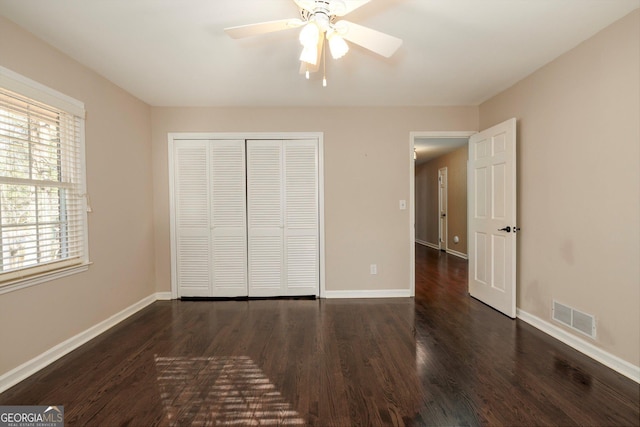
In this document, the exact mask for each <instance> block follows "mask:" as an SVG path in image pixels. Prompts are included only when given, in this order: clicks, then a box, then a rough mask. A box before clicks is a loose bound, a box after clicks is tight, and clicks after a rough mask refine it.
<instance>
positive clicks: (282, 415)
mask: <svg viewBox="0 0 640 427" xmlns="http://www.w3.org/2000/svg"><path fill="white" fill-rule="evenodd" d="M155 363H156V370H157V372H158V384H159V386H160V394H161V398H162V403H163V406H164V408H165V412H166V416H167V419H168V421H169V424H170V425H183V424H184V423H185V422H186V423H189V424H190V425H194V426H203V425H223V426H224V425H227V426H233V425H243V426H244V425H303V424H305V420H304V419H303V418H301V417H300V415H299V414H298V413H297V412H296V411H294V410H293V409H292V408H291V404H290V403H288V402H287V401H285V399H284V398H283V397H282V395H281V394H280V392H278V390H276V387H275V386H274V385H273V384H272V383H271V381H269V379H268V378H267V377H266V376H265V374H264V373H263V372H262V370H261V369H260V368H259V367H258V366H257V365H256V364H255V363H254V362H253V360H251V358H249V357H246V356H240V357H161V356H157V355H156V356H155Z"/></svg>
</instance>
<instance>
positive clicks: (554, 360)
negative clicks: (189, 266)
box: [0, 246, 640, 426]
mask: <svg viewBox="0 0 640 427" xmlns="http://www.w3.org/2000/svg"><path fill="white" fill-rule="evenodd" d="M416 260H417V262H416V297H415V299H413V298H400V299H368V300H317V301H309V300H251V301H161V302H156V303H154V304H152V305H151V306H149V307H147V308H145V309H144V310H142V311H141V312H139V313H137V314H135V315H134V316H132V317H130V318H129V319H127V320H125V321H124V322H122V323H121V324H119V325H117V326H115V327H114V328H112V329H110V330H109V331H107V332H105V333H104V334H102V335H101V336H99V337H98V338H96V339H94V340H92V341H91V342H89V343H87V344H86V345H84V346H82V347H80V348H79V349H77V350H76V351H73V352H72V353H70V354H68V355H66V356H65V357H63V358H61V359H60V360H58V361H56V362H54V363H53V364H51V365H50V366H48V367H47V368H45V369H43V370H41V371H40V372H38V373H36V374H34V375H33V376H32V377H30V378H28V379H27V380H25V381H23V382H21V383H20V384H17V385H16V386H14V387H13V388H11V389H9V390H7V391H6V392H4V393H2V394H0V405H17V404H22V405H38V404H41V405H48V404H63V405H64V406H65V419H66V424H67V425H69V426H183V425H198V426H200V425H202V426H205V425H222V424H226V425H230V424H233V425H251V424H255V425H259V424H269V423H271V424H275V425H312V426H359V425H389V426H413V425H492V426H493V425H496V426H497V425H508V426H530V425H545V426H546V425H550V426H554V425H562V426H565V425H611V426H627V425H629V426H636V425H640V420H639V417H640V410H639V399H640V385H638V384H637V383H635V382H633V381H631V380H629V379H628V378H625V377H623V376H622V375H619V374H618V373H616V372H614V371H612V370H611V369H608V368H606V367H604V366H603V365H601V364H599V363H597V362H595V361H594V360H592V359H590V358H588V357H586V356H585V355H583V354H580V353H578V352H576V351H575V350H573V349H571V348H569V347H568V346H566V345H565V344H562V343H561V342H559V341H557V340H555V339H553V338H551V337H549V336H548V335H546V334H544V333H542V332H541V331H539V330H537V329H535V328H533V327H531V326H530V325H528V324H526V323H523V322H521V321H519V320H511V319H508V318H507V317H505V316H503V315H502V314H500V313H498V312H496V311H495V310H493V309H491V308H489V307H487V306H486V305H484V304H482V303H481V302H479V301H477V300H475V299H473V298H471V297H469V295H468V293H467V286H466V283H467V282H466V277H467V262H466V261H465V260H463V259H460V258H457V257H453V256H450V255H447V254H444V253H442V252H440V251H436V250H432V249H428V248H424V247H422V246H417V247H416Z"/></svg>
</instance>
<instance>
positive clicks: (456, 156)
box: [415, 146, 469, 255]
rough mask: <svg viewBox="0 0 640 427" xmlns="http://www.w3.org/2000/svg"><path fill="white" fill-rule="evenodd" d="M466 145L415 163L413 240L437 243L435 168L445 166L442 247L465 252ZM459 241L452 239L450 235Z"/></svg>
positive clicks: (436, 176)
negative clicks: (429, 159)
mask: <svg viewBox="0 0 640 427" xmlns="http://www.w3.org/2000/svg"><path fill="white" fill-rule="evenodd" d="M468 158H469V156H468V148H467V147H466V146H464V147H461V148H458V149H456V150H455V151H452V152H450V153H447V154H445V155H444V156H440V157H438V158H435V159H433V160H431V161H429V162H427V163H424V164H422V165H419V166H416V173H415V175H416V181H415V183H416V184H415V193H416V195H415V199H416V240H421V241H424V242H427V243H431V244H433V245H436V246H438V235H439V224H438V221H439V218H440V215H439V212H438V170H439V169H441V168H444V167H446V168H447V180H448V185H447V198H448V200H447V218H448V223H447V228H448V233H447V236H446V237H447V239H446V248H447V249H449V250H454V251H456V252H459V253H461V254H465V255H466V254H467V159H468ZM454 236H458V237H459V239H460V241H459V242H458V243H454V241H453V237H454Z"/></svg>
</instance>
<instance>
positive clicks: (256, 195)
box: [247, 140, 284, 297]
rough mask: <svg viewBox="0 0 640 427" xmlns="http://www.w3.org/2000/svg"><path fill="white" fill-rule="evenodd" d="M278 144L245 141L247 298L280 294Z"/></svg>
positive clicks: (281, 210)
mask: <svg viewBox="0 0 640 427" xmlns="http://www.w3.org/2000/svg"><path fill="white" fill-rule="evenodd" d="M282 181H283V179H282V141H270V140H248V141H247V204H248V206H247V209H248V216H247V225H248V230H247V231H248V237H249V259H248V272H249V296H254V297H268V296H280V295H284V247H283V237H284V233H283V231H284V218H283V197H282V194H283V188H282V187H283V183H282Z"/></svg>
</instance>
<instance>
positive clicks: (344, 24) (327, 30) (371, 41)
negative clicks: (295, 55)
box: [224, 0, 402, 86]
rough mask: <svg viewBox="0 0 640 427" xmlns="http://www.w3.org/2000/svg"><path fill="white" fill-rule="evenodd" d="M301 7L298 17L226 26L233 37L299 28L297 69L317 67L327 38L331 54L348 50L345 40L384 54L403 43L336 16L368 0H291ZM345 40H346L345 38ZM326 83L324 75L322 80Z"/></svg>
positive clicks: (391, 53)
mask: <svg viewBox="0 0 640 427" xmlns="http://www.w3.org/2000/svg"><path fill="white" fill-rule="evenodd" d="M293 1H294V2H295V4H296V5H297V6H298V7H299V8H300V18H293V19H281V20H277V21H268V22H261V23H257V24H249V25H241V26H238V27H230V28H225V30H224V31H225V32H226V33H227V34H228V35H229V36H230V37H232V38H234V39H239V38H243V37H250V36H256V35H260V34H266V33H271V32H275V31H281V30H288V29H292V28H300V27H302V30H301V31H300V37H299V39H300V44H301V45H302V53H301V55H300V62H301V66H300V72H301V73H306V76H307V78H309V72H315V71H318V68H319V66H320V60H321V58H322V54H323V51H324V47H325V45H324V41H325V39H326V41H327V43H328V45H329V50H330V52H331V56H332V57H333V58H334V59H338V58H341V57H343V56H344V55H345V54H346V53H347V52H348V51H349V45H348V44H347V43H346V41H349V42H351V43H354V44H356V45H359V46H362V47H364V48H365V49H368V50H370V51H372V52H374V53H377V54H378V55H382V56H384V57H386V58H389V57H390V56H392V55H393V54H394V53H395V52H396V50H398V48H399V47H400V45H402V40H401V39H399V38H397V37H394V36H391V35H389V34H385V33H381V32H380V31H376V30H374V29H371V28H368V27H364V26H362V25H358V24H354V23H353V22H350V21H346V20H343V19H339V18H341V17H343V16H345V15H347V14H348V13H350V12H352V11H354V10H355V9H357V8H359V7H361V6H364V5H365V4H367V3H369V2H370V1H371V0H293ZM345 40H346V41H345ZM323 83H324V85H325V86H326V79H325V81H324V82H323Z"/></svg>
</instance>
